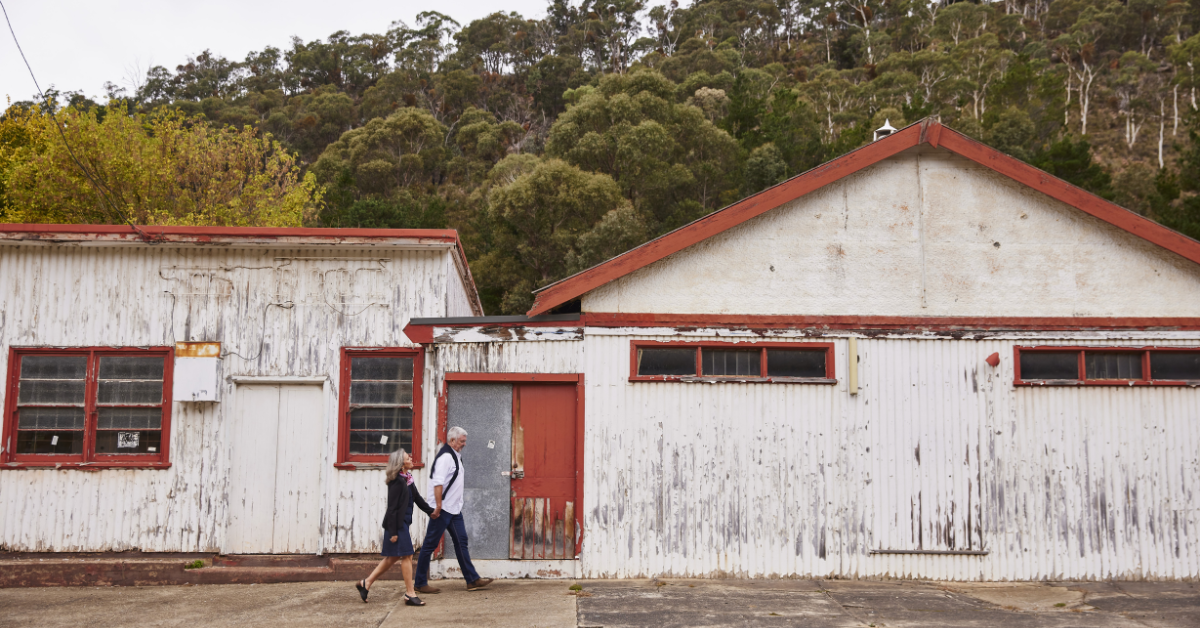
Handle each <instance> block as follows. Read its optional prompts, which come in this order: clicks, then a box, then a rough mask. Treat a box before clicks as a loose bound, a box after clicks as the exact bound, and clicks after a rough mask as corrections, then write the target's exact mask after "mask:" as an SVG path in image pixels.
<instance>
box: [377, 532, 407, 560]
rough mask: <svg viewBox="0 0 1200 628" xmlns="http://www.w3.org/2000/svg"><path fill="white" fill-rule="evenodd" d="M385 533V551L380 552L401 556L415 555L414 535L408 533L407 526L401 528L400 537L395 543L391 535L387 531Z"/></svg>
mask: <svg viewBox="0 0 1200 628" xmlns="http://www.w3.org/2000/svg"><path fill="white" fill-rule="evenodd" d="M383 535H384V536H383V551H382V552H380V554H382V555H384V556H399V557H401V558H403V557H405V556H412V555H413V553H414V552H413V545H412V537H411V536H409V535H408V527H407V526H406V527H404V528H403V529H401V530H400V535H399V537H400V538H398V539H397V540H396V542H395V543H393V542H392V540H391V537H389V536H387V532H384V533H383Z"/></svg>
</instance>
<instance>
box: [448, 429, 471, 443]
mask: <svg viewBox="0 0 1200 628" xmlns="http://www.w3.org/2000/svg"><path fill="white" fill-rule="evenodd" d="M466 435H467V430H464V429H463V428H461V427H452V428H450V431H448V432H446V442H447V443H448V442H450V441H452V440H456V439H457V438H458V437H459V436H466Z"/></svg>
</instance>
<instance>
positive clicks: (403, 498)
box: [383, 475, 433, 539]
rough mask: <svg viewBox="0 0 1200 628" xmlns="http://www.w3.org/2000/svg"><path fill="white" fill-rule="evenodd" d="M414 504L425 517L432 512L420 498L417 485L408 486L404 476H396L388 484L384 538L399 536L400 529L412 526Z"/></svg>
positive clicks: (384, 516)
mask: <svg viewBox="0 0 1200 628" xmlns="http://www.w3.org/2000/svg"><path fill="white" fill-rule="evenodd" d="M414 503H415V504H416V505H417V508H420V509H421V511H422V512H424V513H425V514H427V515H428V514H430V513H432V512H433V509H432V508H430V507H429V504H427V503H425V500H424V499H423V498H422V497H421V493H420V491H418V490H417V485H416V484H409V483H408V480H406V479H405V478H404V476H402V475H397V476H396V479H394V480H392V481H391V482H389V483H388V505H387V512H386V513H384V515H383V531H384V536H385V537H387V538H389V539H390V538H392V537H393V536H397V535H399V534H400V528H402V527H403V528H405V529H407V528H408V526H410V525H412V509H413V504H414ZM405 534H407V532H406V533H405Z"/></svg>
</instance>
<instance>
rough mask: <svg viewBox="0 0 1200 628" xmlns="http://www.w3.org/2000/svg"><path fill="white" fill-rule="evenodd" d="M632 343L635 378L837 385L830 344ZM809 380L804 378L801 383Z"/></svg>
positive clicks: (633, 376)
mask: <svg viewBox="0 0 1200 628" xmlns="http://www.w3.org/2000/svg"><path fill="white" fill-rule="evenodd" d="M664 344H668V343H661V344H660V343H650V342H642V341H635V342H634V343H632V351H633V359H634V362H633V365H632V368H631V379H633V380H635V381H636V380H646V381H651V380H652V381H692V380H703V381H712V380H719V379H721V378H728V379H730V380H738V381H757V382H764V383H767V382H775V381H778V382H783V383H796V382H798V381H799V380H809V381H810V382H812V383H833V382H834V379H833V376H832V373H833V357H832V349H833V345H832V344H831V343H815V342H813V343H772V344H767V343H757V344H751V343H733V342H720V343H716V342H702V343H678V344H675V343H670V344H668V346H663V345H664ZM799 383H805V382H799Z"/></svg>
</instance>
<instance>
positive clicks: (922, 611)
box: [0, 580, 1200, 628]
mask: <svg viewBox="0 0 1200 628" xmlns="http://www.w3.org/2000/svg"><path fill="white" fill-rule="evenodd" d="M438 584H439V586H441V587H442V588H443V589H444V591H443V592H442V593H440V594H438V595H430V596H425V600H426V601H427V602H428V603H429V605H428V606H426V607H424V608H411V607H406V606H404V605H403V604H402V603H401V602H402V600H401V596H400V593H401V590H402V589H401V585H400V583H398V582H394V581H381V582H378V583H377V584H376V585H375V586H374V588H373V590H372V592H371V601H370V603H368V604H363V603H362V602H360V601H359V599H358V594H357V592H355V590H354V585H353V583H351V582H309V583H291V584H257V585H201V586H166V587H46V588H24V589H2V590H0V627H8V626H39V627H47V628H53V627H59V626H61V627H68V626H69V627H71V628H78V627H80V626H83V627H84V628H106V627H109V626H164V627H165V626H179V627H181V628H182V627H185V626H186V627H189V628H191V627H194V626H200V625H203V626H206V627H211V628H222V627H225V626H244V625H257V626H263V625H275V626H287V627H288V628H301V627H304V626H347V627H357V626H362V627H369V628H385V627H397V628H398V627H400V626H412V625H420V626H423V627H438V626H481V627H482V626H495V627H498V628H506V627H509V626H513V627H516V626H520V627H526V626H532V627H542V626H545V627H552V626H553V627H558V626H561V627H564V628H570V627H575V626H586V627H591V626H597V627H599V626H603V627H605V628H617V627H621V626H679V627H685V626H687V627H692V626H714V627H715V626H806V627H813V628H820V627H824V626H829V627H844V626H855V627H870V626H877V627H880V628H882V627H899V626H905V627H915V626H1018V627H1031V628H1032V627H1054V628H1066V627H1073V626H1079V627H1083V626H1088V627H1092V626H1099V627H1104V626H1146V627H1153V628H1158V627H1167V626H1171V627H1175V626H1178V627H1184V626H1187V627H1194V626H1200V588H1198V587H1197V585H1196V584H1194V583H1032V584H1010V583H935V582H897V581H846V580H650V581H646V580H591V581H580V582H579V584H580V585H581V586H582V591H579V592H575V591H571V590H570V589H569V587H570V586H571V585H572V584H573V582H571V581H563V580H506V581H498V582H496V583H495V584H493V585H492V586H491V587H489V588H488V589H486V590H484V591H475V592H470V593H468V592H467V591H466V590H465V589H464V587H463V584H462V582H461V581H457V582H445V581H443V582H440V583H438Z"/></svg>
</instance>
